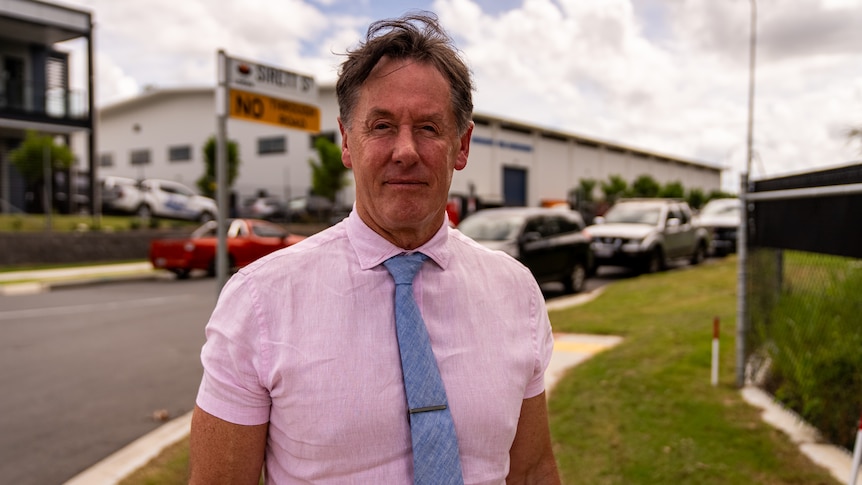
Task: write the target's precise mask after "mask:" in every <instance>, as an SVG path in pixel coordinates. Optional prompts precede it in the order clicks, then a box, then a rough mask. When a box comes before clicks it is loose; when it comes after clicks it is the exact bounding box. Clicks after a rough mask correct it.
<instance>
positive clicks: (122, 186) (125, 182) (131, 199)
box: [100, 176, 144, 214]
mask: <svg viewBox="0 0 862 485" xmlns="http://www.w3.org/2000/svg"><path fill="white" fill-rule="evenodd" d="M100 185H101V188H102V212H104V213H105V214H134V213H135V211H136V210H138V207H139V206H140V205H141V201H143V198H144V195H143V192H141V188H140V186H139V183H138V181H137V180H135V179H132V178H127V177H115V176H108V177H105V178H103V179H102V180H101V181H100Z"/></svg>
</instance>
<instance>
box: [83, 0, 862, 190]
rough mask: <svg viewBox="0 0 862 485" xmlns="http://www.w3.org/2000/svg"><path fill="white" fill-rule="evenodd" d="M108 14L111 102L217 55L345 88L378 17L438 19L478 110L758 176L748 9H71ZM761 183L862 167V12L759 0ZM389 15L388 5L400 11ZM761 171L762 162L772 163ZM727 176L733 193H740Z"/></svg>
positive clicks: (103, 58) (546, 4)
mask: <svg viewBox="0 0 862 485" xmlns="http://www.w3.org/2000/svg"><path fill="white" fill-rule="evenodd" d="M67 1H69V2H70V3H73V4H75V5H80V6H84V7H86V8H88V9H91V10H92V11H93V12H94V20H95V22H96V50H97V52H98V59H97V62H98V64H97V66H98V67H97V69H98V77H99V84H98V95H99V99H100V101H101V102H104V101H105V100H108V99H112V98H114V97H115V96H127V95H129V94H131V93H133V92H135V91H136V90H137V89H140V88H141V87H142V86H145V85H148V84H155V85H164V86H172V85H182V84H195V85H200V84H214V82H215V80H214V78H215V72H214V71H215V68H214V64H215V53H216V50H217V49H219V48H223V49H226V50H227V51H228V52H229V53H230V54H231V55H235V56H239V57H247V58H252V59H259V60H261V61H262V62H269V63H273V64H276V65H282V66H286V67H288V68H289V69H293V70H297V71H301V72H305V73H309V74H312V75H314V76H316V77H317V79H318V81H319V82H334V80H335V78H336V75H337V68H338V65H339V63H340V62H341V57H340V56H338V55H336V54H340V53H343V52H345V51H346V49H348V48H350V47H353V46H355V45H356V43H357V42H358V41H359V40H360V39H361V38H362V36H363V35H364V32H365V29H366V28H367V24H368V22H369V21H370V20H371V19H370V18H368V17H367V16H368V15H370V14H371V13H372V12H374V14H380V13H381V12H384V11H386V12H389V13H387V14H386V15H388V16H396V15H400V14H402V13H403V11H404V10H405V9H407V8H413V7H415V8H425V9H431V10H433V11H435V12H436V13H437V14H438V15H439V16H440V20H441V23H442V24H443V25H444V26H445V27H446V28H447V29H448V30H449V31H450V33H451V34H453V36H454V37H455V38H456V41H457V44H458V46H459V47H460V48H461V49H462V51H463V52H464V55H465V58H466V60H467V62H468V65H470V67H471V69H472V70H473V72H474V74H475V78H476V84H477V88H478V90H477V92H476V96H475V99H474V102H475V106H476V109H477V111H481V112H484V113H490V114H496V115H500V116H505V117H508V118H513V119H516V120H523V121H526V122H530V123H535V124H538V125H541V126H546V127H549V128H554V129H559V130H564V131H570V132H573V133H578V134H582V135H586V136H592V137H596V138H600V139H604V140H609V141H613V142H616V143H621V144H625V145H630V146H634V147H639V148H644V149H647V150H651V151H656V152H659V153H666V154H668V155H675V156H682V157H687V158H693V159H695V160H698V161H702V162H706V163H710V164H715V165H719V166H729V167H731V168H732V170H731V172H730V173H731V175H732V174H735V173H737V172H738V171H739V170H741V169H743V168H744V166H745V158H746V125H747V106H748V76H749V70H748V62H749V49H748V46H749V27H750V24H749V20H750V13H751V10H750V6H751V3H750V1H748V0H737V1H720V2H713V1H698V2H678V1H677V2H672V1H664V0H637V1H634V0H524V1H522V2H521V3H520V4H517V3H516V2H507V3H506V4H507V5H519V6H516V7H514V8H512V9H510V10H508V11H505V8H503V7H501V5H502V4H499V3H493V2H494V0H434V1H432V0H419V1H416V2H413V3H412V5H410V6H405V5H403V4H401V3H399V2H375V3H374V4H373V5H372V4H371V3H368V2H365V3H362V2H360V3H355V2H354V3H349V4H347V3H341V2H339V1H336V0H314V1H302V0H280V1H279V2H272V1H267V0H246V1H242V2H240V1H238V0H234V1H218V0H185V1H183V2H176V1H169V0H148V1H143V0H125V1H122V2H117V1H112V0H67ZM757 8H758V11H757V14H758V22H757V30H758V44H757V65H756V75H757V76H756V81H757V82H756V90H755V113H754V121H755V125H754V142H755V143H754V148H755V151H756V154H757V156H758V159H757V160H756V163H755V165H754V174H755V175H756V176H774V175H780V174H782V173H785V172H789V171H799V170H806V169H812V168H816V167H824V166H835V165H840V164H843V163H847V162H849V161H851V160H854V159H859V158H860V154H859V151H858V145H853V144H851V143H849V142H848V141H847V139H846V136H845V133H846V131H847V129H848V128H849V127H851V126H860V125H862V115H860V114H859V113H862V52H860V51H859V46H860V45H862V29H860V28H859V25H862V2H858V0H857V1H847V0H844V1H842V0H795V1H794V2H793V8H788V4H787V2H786V1H784V0H758V2H757ZM387 9H388V10H387ZM761 167H762V168H761ZM737 185H738V183H737V182H736V179H735V178H734V177H729V178H728V180H727V181H726V182H725V184H724V187H725V188H726V189H730V190H736V187H737Z"/></svg>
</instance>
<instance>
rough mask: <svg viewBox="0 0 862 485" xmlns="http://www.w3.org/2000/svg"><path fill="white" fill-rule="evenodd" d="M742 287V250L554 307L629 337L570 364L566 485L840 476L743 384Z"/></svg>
mask: <svg viewBox="0 0 862 485" xmlns="http://www.w3.org/2000/svg"><path fill="white" fill-rule="evenodd" d="M735 288H736V258H727V259H726V260H724V261H721V262H718V263H715V264H709V265H705V266H701V267H698V268H690V269H685V270H681V271H673V272H667V273H661V274H656V275H648V276H641V277H638V278H633V279H630V280H625V281H620V282H618V283H615V284H614V285H612V286H610V287H609V288H608V289H607V290H606V291H605V292H604V294H603V295H602V296H601V297H600V298H598V299H596V300H594V301H592V302H590V303H588V304H586V305H583V306H579V307H574V308H569V309H566V310H561V311H556V312H552V314H551V321H552V324H553V326H554V330H555V331H557V332H578V333H598V334H612V335H619V336H622V337H624V340H623V342H622V343H621V344H620V345H618V346H616V347H614V348H613V349H611V350H608V351H606V352H604V353H602V354H599V355H597V356H595V357H593V358H592V359H590V360H588V361H587V362H585V363H583V364H581V365H579V366H577V367H575V368H573V369H571V370H570V371H569V372H568V373H567V374H566V375H565V376H564V377H563V378H562V379H561V380H560V382H559V383H558V384H557V388H556V389H555V391H554V394H553V395H552V397H551V400H550V403H549V409H550V416H551V431H552V434H553V439H554V446H555V454H556V456H557V459H558V463H559V465H560V469H561V473H562V475H563V477H564V483H573V484H574V483H586V484H591V485H592V484H598V485H601V484H645V485H646V484H666V483H667V484H677V483H682V484H698V485H700V484H741V483H745V484H755V483H756V484H830V483H838V482H837V481H835V480H834V479H833V478H832V477H831V476H830V475H829V474H828V473H827V472H826V471H825V470H823V469H822V468H820V467H818V466H815V465H814V464H813V463H812V462H811V461H810V460H808V459H807V458H806V457H805V456H804V455H802V454H801V453H800V452H799V451H798V449H797V448H796V446H794V445H793V444H792V443H791V442H790V441H789V439H788V438H787V437H786V436H785V435H784V434H783V433H782V432H780V431H778V430H776V429H774V428H772V427H771V426H770V425H768V424H765V423H764V422H763V421H762V420H761V418H760V410H759V409H756V408H754V407H752V406H750V405H748V404H747V403H746V402H745V401H743V400H742V398H741V396H740V393H739V390H738V389H737V388H736V387H735V311H736V294H735ZM715 317H718V318H719V320H720V322H721V323H722V326H721V328H722V332H721V338H720V346H721V358H720V372H719V376H720V379H719V385H718V386H715V387H713V386H712V385H711V382H710V359H711V345H712V322H713V319H714V318H715Z"/></svg>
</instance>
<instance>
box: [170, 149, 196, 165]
mask: <svg viewBox="0 0 862 485" xmlns="http://www.w3.org/2000/svg"><path fill="white" fill-rule="evenodd" d="M191 159H192V147H191V145H179V146H173V147H168V160H169V161H171V162H184V161H186V160H191Z"/></svg>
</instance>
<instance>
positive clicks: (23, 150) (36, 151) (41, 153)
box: [9, 131, 75, 188]
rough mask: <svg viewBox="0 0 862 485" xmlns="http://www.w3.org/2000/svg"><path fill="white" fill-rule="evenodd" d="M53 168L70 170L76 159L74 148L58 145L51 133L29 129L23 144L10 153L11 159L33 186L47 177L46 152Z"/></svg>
mask: <svg viewBox="0 0 862 485" xmlns="http://www.w3.org/2000/svg"><path fill="white" fill-rule="evenodd" d="M46 153H47V154H48V157H49V159H48V164H49V166H50V168H51V170H68V169H69V168H71V166H72V162H73V161H74V160H75V155H74V154H73V153H72V150H71V149H69V147H68V146H66V145H57V144H55V143H54V138H53V137H52V136H50V135H40V134H39V133H36V132H35V131H28V132H27V135H26V136H25V137H24V141H23V142H22V143H21V145H20V146H19V147H18V148H16V149H15V150H12V152H10V153H9V160H10V161H11V162H12V165H14V166H15V168H16V169H18V173H20V174H21V176H23V177H24V179H25V180H26V181H27V183H28V184H29V185H30V186H31V188H33V187H35V186H37V185H38V184H39V183H40V182H42V181H43V180H44V177H45V154H46Z"/></svg>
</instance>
